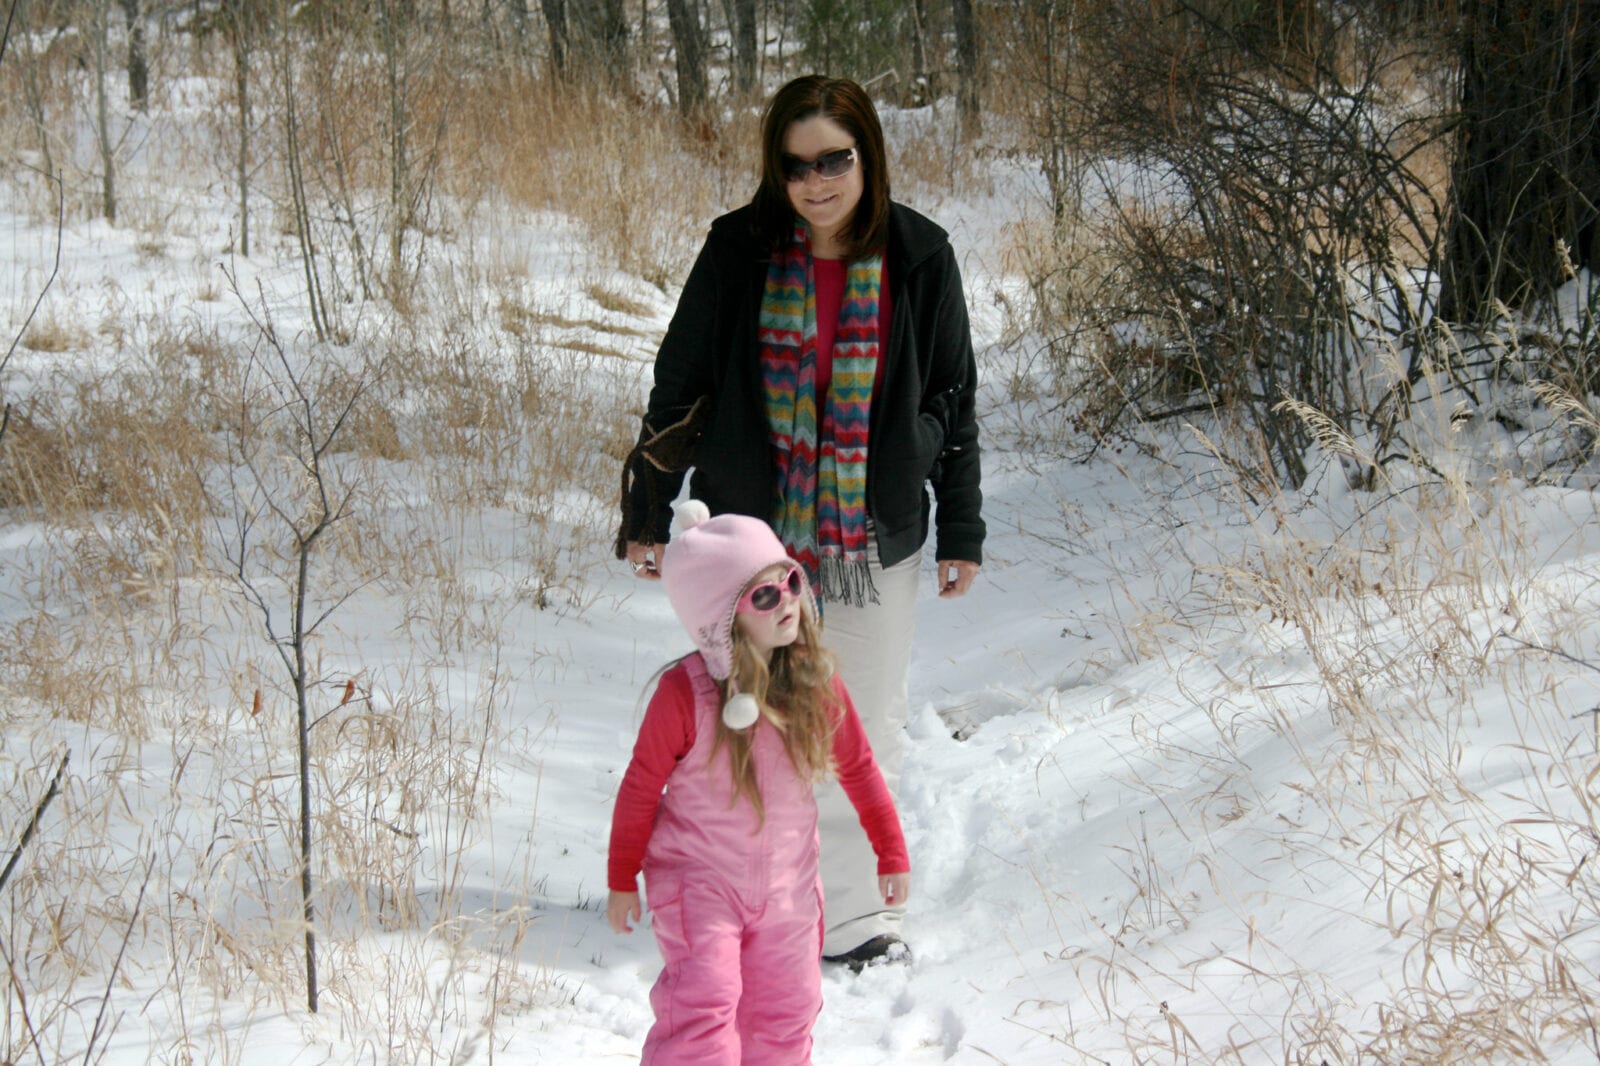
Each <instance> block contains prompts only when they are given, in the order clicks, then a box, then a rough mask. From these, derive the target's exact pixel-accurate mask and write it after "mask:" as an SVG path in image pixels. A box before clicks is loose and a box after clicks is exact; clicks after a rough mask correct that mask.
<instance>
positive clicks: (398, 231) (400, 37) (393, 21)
mask: <svg viewBox="0 0 1600 1066" xmlns="http://www.w3.org/2000/svg"><path fill="white" fill-rule="evenodd" d="M378 21H379V24H380V25H381V27H382V32H383V55H384V64H385V69H386V72H387V74H388V84H389V216H390V217H389V270H390V271H391V279H393V278H395V277H398V275H399V272H400V264H401V262H402V261H403V259H404V249H405V237H406V230H407V228H408V227H409V226H410V224H411V218H410V211H409V209H408V205H409V203H410V192H409V190H410V184H411V178H410V173H409V167H410V159H409V156H408V152H409V149H408V147H407V144H406V138H407V126H408V124H409V121H410V120H409V112H410V108H409V105H408V103H407V99H406V97H407V93H408V89H407V87H406V71H405V56H404V51H405V47H406V36H407V30H408V28H409V26H410V18H409V16H408V14H407V12H406V9H405V7H403V6H402V5H401V4H400V3H396V2H394V0H379V2H378Z"/></svg>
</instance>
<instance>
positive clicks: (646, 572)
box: [613, 540, 666, 581]
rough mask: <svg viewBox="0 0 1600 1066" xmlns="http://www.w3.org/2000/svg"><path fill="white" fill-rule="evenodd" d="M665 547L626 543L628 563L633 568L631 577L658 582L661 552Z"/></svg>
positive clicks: (634, 541) (634, 542)
mask: <svg viewBox="0 0 1600 1066" xmlns="http://www.w3.org/2000/svg"><path fill="white" fill-rule="evenodd" d="M665 547H666V545H664V544H640V543H639V542H638V541H636V540H630V541H628V563H629V564H630V565H631V566H632V567H633V576H634V577H642V578H646V579H648V580H650V581H660V580H661V552H662V550H663V549H664V548H665ZM613 550H615V549H614V548H613Z"/></svg>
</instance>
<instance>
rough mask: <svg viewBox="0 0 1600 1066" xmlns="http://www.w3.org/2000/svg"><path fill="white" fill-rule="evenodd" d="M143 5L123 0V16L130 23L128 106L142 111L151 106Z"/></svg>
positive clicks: (130, 0) (132, 0)
mask: <svg viewBox="0 0 1600 1066" xmlns="http://www.w3.org/2000/svg"><path fill="white" fill-rule="evenodd" d="M142 6H143V5H142V4H140V2H139V0H122V17H123V18H124V19H125V20H126V21H127V23H128V106H130V107H132V108H133V109H134V110H135V111H141V112H142V111H146V110H148V109H149V106H150V56H149V53H148V51H147V50H146V48H145V43H144V12H143V11H142V10H141V7H142Z"/></svg>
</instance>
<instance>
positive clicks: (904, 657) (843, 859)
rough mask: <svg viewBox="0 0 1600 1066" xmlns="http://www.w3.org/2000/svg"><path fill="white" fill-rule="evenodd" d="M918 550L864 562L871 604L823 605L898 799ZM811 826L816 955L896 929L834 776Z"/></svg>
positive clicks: (821, 789)
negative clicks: (819, 915)
mask: <svg viewBox="0 0 1600 1066" xmlns="http://www.w3.org/2000/svg"><path fill="white" fill-rule="evenodd" d="M921 562H922V558H921V553H920V552H919V553H917V554H915V555H913V556H911V558H909V559H906V560H904V561H902V562H899V563H896V564H895V565H894V566H891V567H890V568H888V569H887V570H885V569H883V568H882V567H880V566H879V565H878V564H877V563H876V562H875V561H874V562H873V563H872V584H873V587H874V588H876V589H877V590H878V601H879V602H877V603H869V604H867V605H866V606H864V607H850V606H847V605H844V604H840V603H830V604H827V605H826V606H825V607H824V609H823V633H822V640H823V643H824V644H825V645H827V647H828V648H829V649H831V650H832V651H833V653H834V655H836V656H837V657H838V660H839V676H840V677H842V678H843V679H844V683H845V686H846V687H847V688H848V689H849V690H850V698H851V700H852V701H853V702H854V703H855V705H856V712H857V713H858V714H860V716H861V724H862V726H863V727H864V728H865V729H866V733H867V740H868V742H869V743H871V745H872V753H873V755H874V756H876V758H877V760H878V768H879V769H880V770H881V771H883V781H884V784H886V785H888V786H889V793H890V795H893V796H896V797H897V798H898V795H899V789H900V764H901V762H902V761H903V759H904V757H905V745H906V718H907V716H908V715H909V713H910V709H911V693H910V677H911V643H912V636H913V632H914V630H915V628H916V620H917V610H916V607H917V584H918V582H920V581H921V580H922V575H921ZM816 795H817V829H818V833H819V834H820V836H821V838H822V864H821V868H822V890H823V896H824V908H825V915H824V923H825V925H826V926H827V934H826V938H825V939H824V941H823V945H822V953H823V954H824V955H842V954H844V953H845V952H847V951H850V950H851V949H852V948H855V947H857V946H859V945H860V944H862V943H865V942H866V941H868V940H870V939H872V938H873V937H875V936H878V935H879V934H881V933H894V934H896V935H899V934H900V921H901V917H902V915H903V910H904V909H903V908H902V907H900V906H895V907H885V906H884V905H883V896H882V895H880V894H879V892H878V860H877V857H876V856H875V855H874V854H873V852H872V844H871V842H869V841H868V840H867V834H866V832H865V831H864V830H863V829H862V828H861V822H860V819H858V818H857V817H856V811H855V808H854V807H852V806H851V805H850V800H849V799H848V798H847V797H846V796H845V794H844V790H843V789H842V788H840V787H839V785H838V783H837V782H834V781H831V780H830V781H827V782H824V783H822V784H819V785H818V786H817V791H816Z"/></svg>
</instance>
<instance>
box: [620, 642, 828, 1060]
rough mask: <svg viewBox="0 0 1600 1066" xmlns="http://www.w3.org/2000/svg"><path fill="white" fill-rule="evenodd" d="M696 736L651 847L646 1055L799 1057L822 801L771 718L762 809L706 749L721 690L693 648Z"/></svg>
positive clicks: (762, 764) (810, 980) (813, 961)
mask: <svg viewBox="0 0 1600 1066" xmlns="http://www.w3.org/2000/svg"><path fill="white" fill-rule="evenodd" d="M685 663H686V664H687V666H688V668H689V677H690V681H691V684H692V687H693V688H694V690H695V740H694V744H693V746H692V747H691V748H690V751H689V753H688V754H687V755H685V756H684V757H683V758H682V759H681V760H680V761H679V763H678V765H677V767H676V768H675V769H674V770H673V772H672V774H671V776H669V777H668V778H667V789H666V793H665V794H664V795H663V796H662V802H661V808H660V809H659V810H658V812H657V814H656V824H655V826H654V828H653V829H652V830H651V833H650V843H649V846H648V847H647V848H646V851H645V861H644V884H645V899H646V901H647V902H648V904H649V906H650V923H651V928H652V929H653V930H654V932H655V937H656V943H657V944H659V945H660V947H661V959H662V963H663V966H662V970H661V976H660V978H659V979H657V981H656V983H655V987H654V988H652V989H651V990H650V1006H651V1007H653V1008H654V1009H655V1015H656V1022H655V1025H653V1026H651V1028H650V1033H649V1035H648V1036H646V1037H645V1041H644V1064H645V1066H807V1064H809V1063H810V1062H811V1027H812V1026H813V1025H814V1024H816V1020H817V1015H818V1014H820V1013H821V1011H822V963H821V955H822V882H821V879H820V877H819V876H818V874H817V805H816V802H815V801H814V800H813V799H812V796H811V784H810V782H809V781H802V780H801V779H800V778H799V776H798V775H797V774H796V773H795V772H794V767H793V765H792V764H791V763H790V761H789V756H788V755H787V753H786V752H785V751H784V747H783V740H782V738H781V737H780V736H779V735H778V733H777V730H776V729H774V728H772V726H771V724H770V723H768V722H765V721H763V722H761V723H759V724H758V725H757V726H756V727H755V733H754V734H753V736H754V741H753V744H752V748H751V756H752V760H753V762H754V764H755V768H756V780H757V782H758V783H759V784H760V786H761V796H762V800H763V803H764V805H765V808H766V817H765V818H762V819H758V818H757V817H756V813H755V808H754V807H753V806H752V805H751V804H750V802H749V801H748V800H746V799H744V798H743V797H735V795H734V790H733V778H732V774H731V773H730V771H729V769H728V759H727V752H726V751H718V752H717V753H716V754H715V756H714V755H713V753H712V750H711V749H712V746H713V745H712V739H713V738H714V737H715V735H716V718H715V716H716V715H718V714H719V713H720V712H721V696H720V695H719V693H718V692H717V687H716V683H715V682H714V681H712V680H711V678H710V676H709V675H708V674H707V673H706V671H705V667H704V665H703V663H702V662H701V660H700V657H699V656H698V655H693V656H690V657H689V658H688V659H686V660H685Z"/></svg>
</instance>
